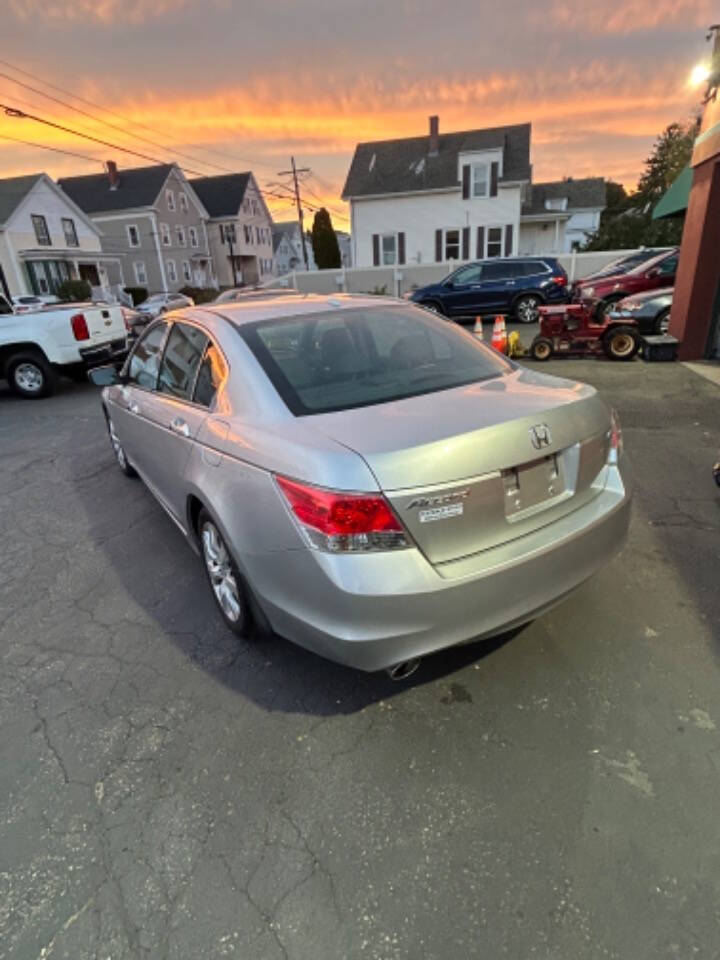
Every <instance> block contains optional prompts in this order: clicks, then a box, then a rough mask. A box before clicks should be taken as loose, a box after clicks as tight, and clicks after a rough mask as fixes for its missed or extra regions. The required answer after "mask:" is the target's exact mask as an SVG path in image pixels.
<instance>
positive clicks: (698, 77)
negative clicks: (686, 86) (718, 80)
mask: <svg viewBox="0 0 720 960" xmlns="http://www.w3.org/2000/svg"><path fill="white" fill-rule="evenodd" d="M709 79H710V67H709V65H708V64H707V63H698V64H697V65H696V66H694V67H693V69H692V72H691V73H690V86H691V87H702V86H703V84H705V83H707V81H708V80H709Z"/></svg>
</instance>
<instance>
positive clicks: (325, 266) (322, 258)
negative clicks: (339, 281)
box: [312, 207, 341, 270]
mask: <svg viewBox="0 0 720 960" xmlns="http://www.w3.org/2000/svg"><path fill="white" fill-rule="evenodd" d="M312 248H313V255H314V257H315V263H316V264H317V267H318V270H334V269H337V267H339V266H340V264H341V259H340V247H339V246H338V242H337V237H336V236H335V231H334V230H333V225H332V220H331V219H330V214H329V213H328V212H327V210H326V209H325V207H321V208H320V209H319V210H318V212H317V213H316V214H315V218H314V219H313V225H312Z"/></svg>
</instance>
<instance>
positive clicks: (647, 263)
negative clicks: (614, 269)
mask: <svg viewBox="0 0 720 960" xmlns="http://www.w3.org/2000/svg"><path fill="white" fill-rule="evenodd" d="M677 253H678V248H677V247H672V248H671V249H670V250H663V251H662V253H658V254H657V256H654V257H650V259H649V260H643V262H642V263H639V264H638V265H637V266H636V267H633V268H632V270H628V271H627V272H628V273H631V274H633V275H634V274H636V273H644V272H645V271H646V270H652V268H653V266H654V265H655V264H656V263H662V261H663V260H665V258H666V257H671V256H673V255H677Z"/></svg>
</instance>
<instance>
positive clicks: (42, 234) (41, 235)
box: [32, 213, 52, 247]
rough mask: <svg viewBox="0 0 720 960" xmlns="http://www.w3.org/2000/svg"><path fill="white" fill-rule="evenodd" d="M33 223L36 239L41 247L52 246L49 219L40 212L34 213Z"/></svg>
mask: <svg viewBox="0 0 720 960" xmlns="http://www.w3.org/2000/svg"><path fill="white" fill-rule="evenodd" d="M32 225H33V230H34V231H35V239H36V240H37V242H38V243H39V244H40V246H41V247H49V246H51V243H52V241H51V240H50V231H49V230H48V225H47V220H46V219H45V217H43V216H41V215H40V214H39V213H33V214H32Z"/></svg>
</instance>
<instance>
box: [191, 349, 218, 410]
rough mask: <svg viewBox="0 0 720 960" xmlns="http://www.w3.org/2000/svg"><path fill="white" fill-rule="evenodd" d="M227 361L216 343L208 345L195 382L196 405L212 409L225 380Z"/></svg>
mask: <svg viewBox="0 0 720 960" xmlns="http://www.w3.org/2000/svg"><path fill="white" fill-rule="evenodd" d="M225 372H226V371H225V361H224V360H223V358H222V354H221V353H220V351H219V350H218V348H217V347H216V346H215V344H214V343H211V344H209V345H208V348H207V350H206V351H205V356H204V357H203V358H202V363H201V364H200V369H199V370H198V375H197V380H196V382H195V395H194V397H193V400H194V401H195V403H199V404H201V405H202V406H203V407H212V405H213V403H214V402H215V396H216V394H217V392H218V388H219V386H220V384H221V383H222V382H223V380H224V379H225Z"/></svg>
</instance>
